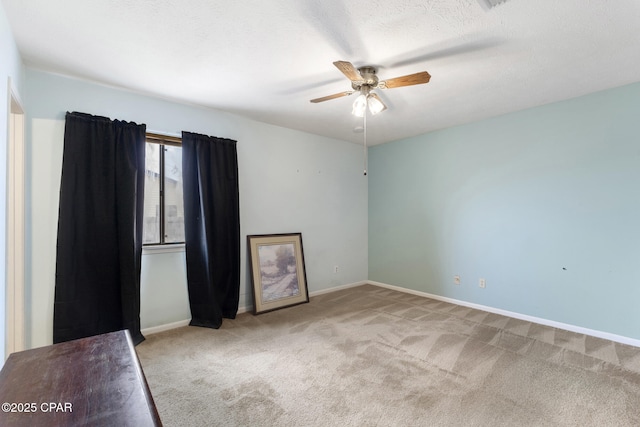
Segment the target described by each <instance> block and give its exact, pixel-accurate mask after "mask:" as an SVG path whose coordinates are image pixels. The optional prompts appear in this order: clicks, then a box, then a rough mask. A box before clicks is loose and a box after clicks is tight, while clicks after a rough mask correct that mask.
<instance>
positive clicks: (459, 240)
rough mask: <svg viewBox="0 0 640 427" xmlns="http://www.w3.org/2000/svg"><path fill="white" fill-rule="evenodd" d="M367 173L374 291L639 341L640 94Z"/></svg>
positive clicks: (382, 152)
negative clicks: (409, 293) (388, 289)
mask: <svg viewBox="0 0 640 427" xmlns="http://www.w3.org/2000/svg"><path fill="white" fill-rule="evenodd" d="M374 119H375V118H374ZM374 119H372V121H374ZM372 127H373V126H372ZM369 161H370V164H369V171H370V174H369V279H370V280H373V281H378V282H382V283H387V284H392V285H396V286H402V287H405V288H409V289H412V290H415V291H420V292H425V293H431V294H436V295H439V296H444V297H449V298H454V299H457V300H461V301H466V302H469V303H475V304H481V305H484V306H488V307H492V308H496V309H501V310H507V311H511V312H515V313H520V314H523V315H527V316H534V317H537V318H541V319H547V320H550V321H553V322H561V323H564V324H569V325H575V326H578V327H581V328H587V329H591V330H595V331H602V332H605V333H609V334H615V335H620V336H624V337H630V338H633V339H640V310H638V304H639V303H640V262H639V261H640V84H633V85H629V86H625V87H620V88H616V89H612V90H607V91H603V92H599V93H595V94H591V95H587V96H583V97H580V98H576V99H572V100H568V101H564V102H560V103H554V104H549V105H545V106H541V107H537V108H533V109H529V110H525V111H521V112H517V113H513V114H508V115H505V116H501V117H497V118H492V119H488V120H484V121H480V122H476V123H472V124H468V125H464V126H459V127H455V128H450V129H446V130H442V131H438V132H433V133H429V134H426V135H421V136H417V137H413V138H409V139H405V140H401V141H397V142H392V143H389V144H384V145H380V146H375V147H372V148H371V149H370V150H369ZM455 275H459V276H460V282H461V283H460V285H455V284H454V276H455ZM480 278H484V279H486V287H485V288H484V289H482V288H480V286H479V280H480Z"/></svg>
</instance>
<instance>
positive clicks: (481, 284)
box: [478, 279, 487, 288]
mask: <svg viewBox="0 0 640 427" xmlns="http://www.w3.org/2000/svg"><path fill="white" fill-rule="evenodd" d="M478 286H480V287H481V288H486V287H487V281H486V280H484V279H480V281H479V282H478Z"/></svg>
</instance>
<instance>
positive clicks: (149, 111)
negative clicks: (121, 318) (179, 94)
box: [25, 69, 367, 347]
mask: <svg viewBox="0 0 640 427" xmlns="http://www.w3.org/2000/svg"><path fill="white" fill-rule="evenodd" d="M25 102H26V104H27V110H28V114H27V140H28V148H27V158H28V164H27V169H28V183H27V186H28V194H27V203H28V206H27V211H28V215H29V216H28V218H27V233H28V236H27V237H28V238H27V249H28V254H27V263H28V265H27V282H28V285H29V288H28V293H27V296H26V297H27V300H28V310H27V321H28V322H29V323H28V325H27V327H28V337H27V338H28V341H27V344H28V345H29V346H30V347H36V346H40V345H46V344H49V343H50V342H51V337H52V318H53V289H54V274H55V242H56V230H57V214H58V211H57V209H58V192H59V188H60V173H61V172H60V171H61V161H62V143H63V134H64V115H65V112H66V111H81V112H85V113H90V114H96V115H103V116H108V117H111V118H113V119H121V120H128V121H135V122H137V123H146V124H147V130H148V131H152V132H159V133H168V134H177V135H179V134H180V132H181V131H182V130H186V131H191V132H198V133H203V134H207V135H215V136H219V137H225V138H232V139H235V140H237V141H238V164H239V165H238V166H239V172H240V220H241V241H242V247H241V254H242V265H241V289H240V292H241V300H240V306H241V307H243V306H244V307H246V306H251V305H252V301H251V287H250V283H249V282H250V275H249V274H248V265H247V262H246V248H245V242H246V235H248V234H268V233H288V232H301V233H302V238H303V245H304V253H305V261H306V272H307V280H308V285H309V291H310V292H314V291H320V290H324V289H329V288H332V287H336V286H340V285H345V284H350V283H354V282H358V281H362V280H366V278H367V222H366V218H367V181H366V178H365V177H363V176H362V168H361V164H362V149H361V147H360V146H358V145H355V144H351V143H348V142H344V141H338V140H334V139H329V138H324V137H319V136H316V135H310V134H306V133H302V132H298V131H294V130H290V129H285V128H281V127H276V126H271V125H267V124H264V123H259V122H255V121H251V120H247V119H244V118H241V117H238V116H235V115H232V114H228V113H224V112H220V111H215V110H211V109H205V108H199V107H195V106H188V105H183V104H179V103H175V102H170V101H166V100H160V99H156V98H151V97H148V96H143V95H139V94H134V93H131V92H126V91H122V90H117V89H113V88H109V87H105V86H100V85H96V84H92V83H87V82H83V81H79V80H74V79H69V78H65V77H60V76H56V75H53V74H48V73H44V72H40V71H35V70H30V69H28V70H27V73H26V101H25ZM334 265H339V266H340V269H339V273H337V274H336V273H334ZM184 271H185V269H184V253H169V254H153V255H143V266H142V284H141V287H142V290H141V293H142V295H141V296H142V308H141V322H142V327H143V328H148V327H153V326H158V325H164V324H168V323H172V322H176V321H181V320H184V319H188V318H189V317H190V315H189V310H188V305H187V293H186V278H185V273H184Z"/></svg>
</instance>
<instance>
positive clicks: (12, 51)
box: [0, 4, 23, 367]
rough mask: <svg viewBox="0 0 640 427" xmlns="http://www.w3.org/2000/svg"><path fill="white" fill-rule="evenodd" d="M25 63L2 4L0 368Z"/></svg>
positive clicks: (2, 358) (0, 29)
mask: <svg viewBox="0 0 640 427" xmlns="http://www.w3.org/2000/svg"><path fill="white" fill-rule="evenodd" d="M22 74H23V70H22V60H21V59H20V55H19V53H18V48H17V47H16V44H15V41H14V39H13V36H12V34H11V29H10V27H9V22H8V21H7V16H6V14H5V11H4V7H3V6H2V4H0V141H2V143H0V165H2V167H1V168H0V170H2V173H0V200H2V209H0V259H3V260H4V262H3V268H2V274H0V307H2V315H1V316H0V355H2V357H1V358H0V367H1V366H2V365H4V353H5V340H6V336H5V329H6V323H5V322H6V319H5V314H4V313H5V306H6V305H5V304H6V301H5V295H6V284H7V277H6V271H7V269H6V268H5V267H4V266H5V265H6V260H7V257H6V248H7V172H6V171H7V141H8V127H7V119H8V115H9V111H8V110H7V107H8V105H9V96H10V95H9V91H8V88H9V84H8V82H9V79H11V86H12V90H13V91H14V94H16V95H18V96H20V92H21V89H22Z"/></svg>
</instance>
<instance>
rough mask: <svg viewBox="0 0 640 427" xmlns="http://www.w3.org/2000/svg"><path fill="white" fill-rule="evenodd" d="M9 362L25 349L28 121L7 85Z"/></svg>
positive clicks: (7, 304) (10, 86) (7, 322)
mask: <svg viewBox="0 0 640 427" xmlns="http://www.w3.org/2000/svg"><path fill="white" fill-rule="evenodd" d="M7 93H8V98H9V99H8V104H9V105H8V106H7V107H8V108H7V112H8V117H7V128H8V129H7V133H8V135H7V137H8V138H7V247H6V284H7V290H6V311H5V312H6V319H5V325H6V334H5V336H6V343H5V355H4V359H6V358H7V357H8V356H9V354H11V353H13V352H16V351H21V350H24V349H25V308H26V307H25V300H24V272H25V268H24V266H25V233H24V227H25V205H24V200H25V154H24V153H25V149H24V145H25V136H24V128H25V119H24V109H23V108H22V103H21V102H20V99H19V97H18V95H17V92H16V91H15V90H14V88H13V85H12V83H11V78H9V82H8V91H7Z"/></svg>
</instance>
